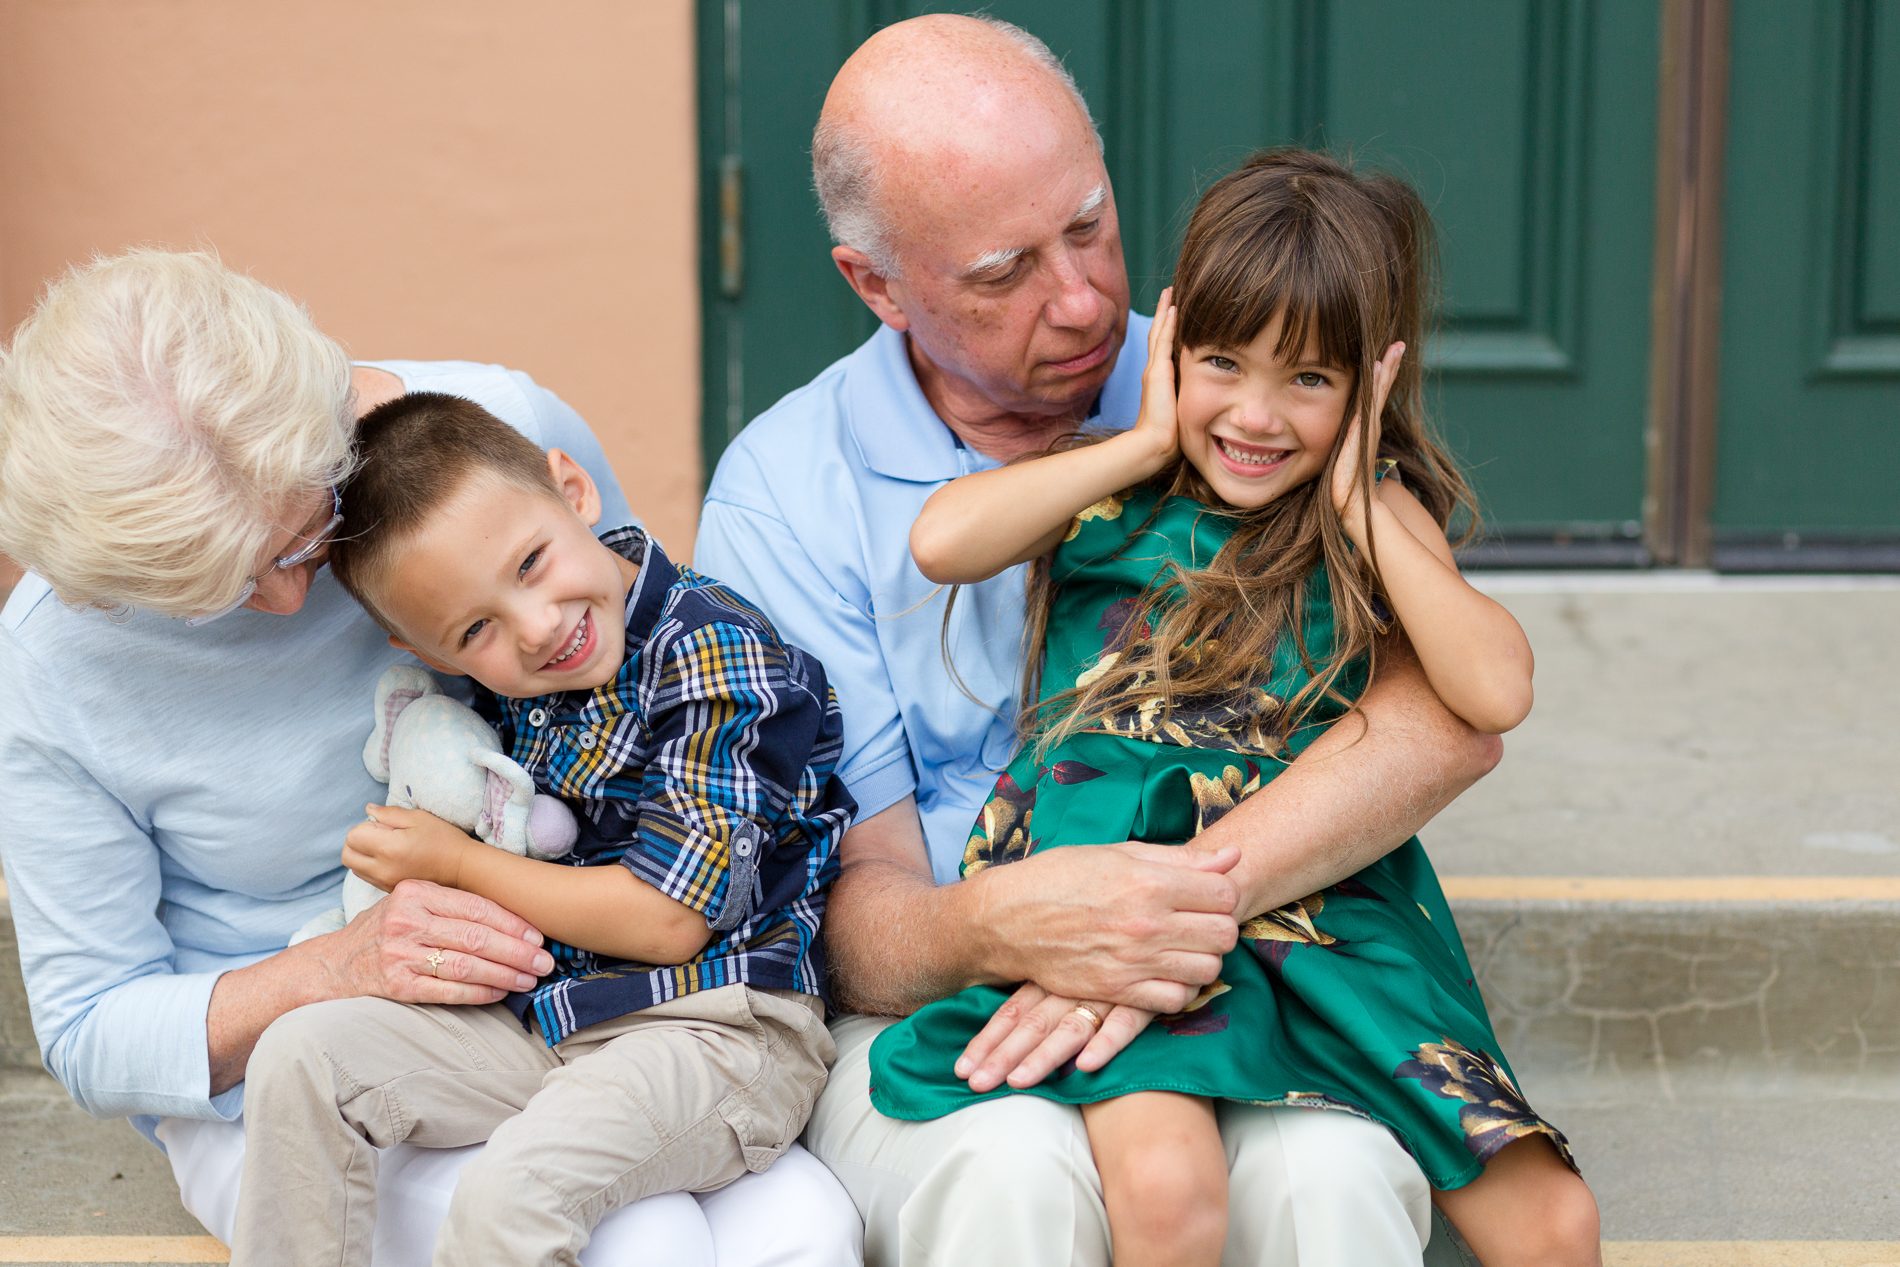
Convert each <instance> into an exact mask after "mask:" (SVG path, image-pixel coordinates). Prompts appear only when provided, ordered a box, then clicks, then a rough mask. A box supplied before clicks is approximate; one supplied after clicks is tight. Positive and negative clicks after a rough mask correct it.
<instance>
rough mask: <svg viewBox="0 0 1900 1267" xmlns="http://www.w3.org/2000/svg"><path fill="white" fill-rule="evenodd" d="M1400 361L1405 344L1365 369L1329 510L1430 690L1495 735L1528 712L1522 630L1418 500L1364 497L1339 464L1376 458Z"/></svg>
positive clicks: (1349, 470)
mask: <svg viewBox="0 0 1900 1267" xmlns="http://www.w3.org/2000/svg"><path fill="white" fill-rule="evenodd" d="M1404 355H1405V345H1404V344H1403V343H1394V344H1393V345H1392V346H1391V347H1389V348H1387V349H1386V353H1385V355H1384V356H1383V357H1381V358H1380V359H1379V363H1378V364H1377V365H1376V366H1374V367H1373V383H1372V391H1371V393H1370V400H1369V402H1368V403H1369V405H1370V409H1369V411H1368V413H1367V414H1366V415H1363V416H1361V417H1356V418H1354V419H1353V420H1352V423H1351V426H1350V428H1349V429H1348V431H1347V433H1346V442H1345V444H1344V445H1343V446H1342V447H1341V450H1340V454H1341V459H1342V460H1340V461H1338V462H1337V463H1335V465H1334V467H1333V470H1332V473H1331V475H1330V476H1329V478H1330V480H1331V482H1332V489H1331V491H1332V495H1333V504H1334V505H1335V506H1337V507H1338V508H1339V514H1340V519H1341V522H1342V523H1343V524H1344V525H1345V529H1346V535H1347V536H1349V537H1351V538H1352V543H1353V545H1355V546H1357V547H1358V549H1359V551H1360V552H1361V553H1362V554H1364V555H1366V556H1367V557H1369V558H1371V559H1373V560H1374V561H1375V562H1376V563H1377V565H1378V569H1379V578H1380V581H1381V582H1382V585H1383V588H1384V590H1385V598H1386V601H1387V602H1388V603H1389V604H1391V607H1392V611H1393V614H1394V615H1396V616H1397V617H1398V618H1399V623H1400V624H1401V625H1403V626H1404V628H1405V636H1406V637H1407V639H1409V640H1410V642H1411V644H1412V649H1413V651H1414V652H1416V653H1417V655H1418V662H1419V665H1420V667H1421V668H1423V669H1424V671H1425V680H1426V681H1427V682H1429V683H1431V687H1432V690H1434V691H1435V692H1437V694H1438V698H1439V699H1441V700H1443V701H1444V703H1445V707H1446V708H1449V709H1450V710H1451V711H1452V712H1454V713H1456V714H1457V715H1458V716H1459V717H1460V718H1462V719H1463V720H1464V721H1465V722H1467V723H1469V724H1470V725H1471V726H1472V727H1474V728H1475V729H1477V730H1481V731H1484V732H1485V733H1486V734H1492V735H1501V734H1503V733H1504V732H1505V731H1507V730H1510V729H1511V728H1512V727H1514V726H1516V725H1517V724H1518V723H1519V722H1521V721H1523V720H1524V718H1525V716H1526V715H1528V714H1529V713H1530V711H1531V644H1530V641H1529V639H1527V638H1525V637H1524V630H1523V629H1522V628H1521V627H1519V625H1518V623H1517V620H1516V618H1514V617H1513V616H1512V615H1511V613H1510V612H1508V611H1505V610H1504V608H1503V607H1501V606H1500V605H1498V604H1497V603H1496V602H1494V601H1493V600H1491V599H1490V598H1487V597H1486V596H1485V595H1483V594H1480V593H1479V592H1478V591H1477V590H1475V589H1472V588H1471V586H1470V584H1468V583H1467V582H1466V581H1465V578H1464V577H1463V576H1461V575H1459V573H1458V565H1457V563H1456V562H1455V561H1453V559H1452V555H1451V546H1450V545H1449V544H1448V543H1447V542H1446V541H1445V534H1444V532H1443V530H1441V529H1440V528H1439V526H1438V523H1437V521H1436V520H1434V519H1433V518H1432V517H1431V515H1430V514H1429V513H1427V511H1426V510H1425V508H1424V507H1423V506H1421V505H1419V503H1418V499H1417V498H1415V497H1413V496H1412V495H1411V494H1410V493H1408V492H1407V491H1406V490H1405V488H1404V487H1403V486H1402V485H1401V484H1400V483H1399V482H1398V481H1397V480H1390V479H1388V480H1383V481H1381V482H1380V483H1379V484H1377V485H1375V486H1374V491H1373V495H1372V497H1371V498H1370V499H1367V498H1365V497H1364V496H1363V491H1364V487H1365V485H1364V483H1363V482H1362V481H1361V479H1359V478H1357V474H1358V473H1357V472H1355V470H1354V469H1353V466H1352V464H1351V463H1350V462H1348V461H1346V460H1344V458H1345V456H1346V455H1348V454H1351V455H1355V456H1357V455H1360V454H1362V453H1376V452H1378V448H1379V424H1378V422H1377V419H1378V418H1379V417H1380V416H1381V415H1382V413H1383V411H1384V409H1385V399H1386V394H1387V392H1389V391H1390V390H1391V387H1392V383H1393V381H1394V380H1395V379H1396V378H1397V376H1398V369H1399V359H1400V358H1401V357H1402V356H1404ZM1367 417H1370V418H1371V419H1373V422H1372V423H1371V424H1370V427H1369V428H1368V424H1367V422H1366V418H1367ZM1367 430H1369V434H1366V435H1363V436H1362V434H1361V433H1362V432H1363V431H1367ZM1362 440H1363V441H1365V442H1366V443H1364V444H1363V445H1362V443H1361V441H1362Z"/></svg>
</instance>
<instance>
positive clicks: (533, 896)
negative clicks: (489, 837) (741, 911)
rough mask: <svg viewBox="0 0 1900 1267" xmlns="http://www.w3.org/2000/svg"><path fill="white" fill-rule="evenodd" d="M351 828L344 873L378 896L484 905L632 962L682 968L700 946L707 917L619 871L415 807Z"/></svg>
mask: <svg viewBox="0 0 1900 1267" xmlns="http://www.w3.org/2000/svg"><path fill="white" fill-rule="evenodd" d="M369 812H370V814H371V816H372V817H371V819H370V821H368V822H364V823H358V824H357V825H356V826H355V827H353V828H352V829H351V830H350V834H349V836H348V837H347V838H346V840H345V842H344V846H343V865H344V866H346V867H348V868H349V869H350V870H352V871H354V872H356V873H357V874H358V875H360V876H362V877H363V878H364V879H366V880H368V881H369V882H370V883H371V884H374V885H376V886H377V887H378V888H382V889H390V888H394V887H395V886H396V884H397V882H399V881H401V880H428V881H430V882H432V883H434V884H440V885H444V886H446V887H448V888H452V889H461V890H462V891H463V892H465V893H474V894H477V895H479V896H481V897H485V898H487V899H488V900H489V901H491V902H494V903H495V904H496V905H498V906H501V907H503V908H504V909H506V910H510V911H513V912H514V913H515V914H516V915H519V916H520V917H521V918H522V919H525V920H527V921H528V922H529V923H530V924H532V925H534V926H535V927H536V928H537V929H539V930H540V931H541V933H542V935H543V936H546V937H552V938H555V939H556V940H558V941H563V942H566V943H567V944H568V945H570V946H577V947H579V948H580V949H582V950H590V951H592V952H593V953H595V954H597V955H607V956H610V957H612V958H615V959H632V960H635V961H637V962H639V963H650V964H669V965H670V964H678V963H685V962H686V961H687V960H688V959H691V958H692V957H693V956H694V955H697V954H698V953H699V952H700V951H702V950H704V949H705V948H706V943H707V942H709V941H711V940H712V929H711V928H710V927H709V926H708V925H707V923H706V917H705V916H704V915H702V914H700V913H699V912H698V911H695V910H694V909H693V908H692V907H690V906H687V905H686V904H685V903H683V902H677V901H675V900H673V899H672V898H670V897H667V896H666V895H665V894H664V893H661V892H660V891H659V890H658V889H656V888H654V887H653V886H652V885H651V884H648V883H647V882H646V881H644V880H642V879H640V878H639V877H638V876H635V875H634V874H633V873H632V872H631V871H629V870H627V868H625V867H608V866H600V867H572V866H566V865H563V864H561V863H554V862H540V861H537V860H536V859H533V858H523V857H520V856H518V855H516V854H511V853H509V852H508V851H507V850H505V849H497V848H495V847H494V846H492V845H487V844H483V843H482V842H481V841H479V840H476V839H474V838H473V837H471V836H469V835H467V834H465V833H464V832H463V831H462V830H461V829H460V828H458V827H456V826H454V825H453V824H451V823H445V822H443V821H442V820H441V819H439V818H437V817H436V816H435V815H434V814H430V813H428V812H426V811H424V810H419V809H402V808H400V807H398V806H393V805H372V806H370V807H369Z"/></svg>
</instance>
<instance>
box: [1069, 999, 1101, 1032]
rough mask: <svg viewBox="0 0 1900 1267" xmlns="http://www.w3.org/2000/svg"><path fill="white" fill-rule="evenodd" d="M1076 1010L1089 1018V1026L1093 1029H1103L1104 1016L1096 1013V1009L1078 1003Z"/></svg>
mask: <svg viewBox="0 0 1900 1267" xmlns="http://www.w3.org/2000/svg"><path fill="white" fill-rule="evenodd" d="M1074 1010H1075V1011H1077V1012H1080V1013H1081V1014H1082V1015H1084V1016H1086V1017H1088V1018H1089V1025H1090V1026H1091V1027H1093V1028H1095V1029H1100V1028H1102V1014H1101V1013H1100V1012H1098V1011H1096V1010H1095V1009H1094V1008H1092V1007H1090V1006H1089V1005H1088V1004H1086V1003H1078V1004H1076V1005H1075V1009H1074Z"/></svg>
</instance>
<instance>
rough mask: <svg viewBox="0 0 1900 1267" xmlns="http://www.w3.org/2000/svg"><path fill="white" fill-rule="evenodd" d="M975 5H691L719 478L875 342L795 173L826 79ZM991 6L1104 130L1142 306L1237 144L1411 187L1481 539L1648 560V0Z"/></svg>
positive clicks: (1604, 559) (1547, 555) (1212, 0)
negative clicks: (1346, 160) (695, 24)
mask: <svg viewBox="0 0 1900 1267" xmlns="http://www.w3.org/2000/svg"><path fill="white" fill-rule="evenodd" d="M965 7H967V6H957V5H929V4H917V3H899V2H893V0H882V2H880V3H865V2H863V0H860V2H859V3H849V2H847V0H823V2H821V0H703V2H702V8H701V14H702V18H701V31H702V46H701V71H702V83H703V85H704V86H703V88H702V93H703V107H704V108H703V110H702V119H703V120H704V127H705V136H704V138H703V140H702V150H703V152H704V153H705V154H706V156H707V157H706V164H705V167H706V180H707V185H706V207H707V211H706V229H707V233H708V238H707V241H708V244H709V248H710V245H711V244H712V243H715V242H718V241H719V234H720V231H721V221H720V210H719V199H720V193H721V184H720V180H721V171H722V161H723V162H726V164H727V169H729V168H730V162H729V160H727V157H726V156H727V155H737V156H738V158H739V160H740V161H741V162H742V164H743V168H744V175H745V188H744V214H745V235H744V269H745V273H744V277H743V287H742V289H739V290H738V291H737V292H736V296H735V294H734V293H733V291H732V288H731V287H728V288H727V290H726V292H724V293H722V291H721V288H720V287H721V282H722V276H721V269H720V266H719V263H720V262H719V256H718V252H717V251H714V250H712V249H708V250H707V251H705V252H704V254H705V256H706V257H707V265H706V278H707V288H706V295H707V300H708V302H707V304H706V387H707V398H706V399H707V414H706V416H707V452H708V458H709V462H710V460H711V459H713V458H715V457H716V455H717V453H718V450H719V449H720V448H721V447H723V445H724V443H725V441H726V440H727V438H729V436H730V435H731V434H733V432H734V430H735V429H736V427H737V426H740V425H743V424H744V422H745V421H747V420H749V419H750V418H751V417H753V416H755V415H756V414H757V413H758V412H759V411H760V410H762V409H764V408H765V407H767V406H769V405H770V404H771V403H772V401H773V400H775V399H777V397H778V396H779V395H780V394H782V393H783V392H785V391H787V390H790V389H791V388H793V387H795V386H797V385H798V384H800V383H802V382H804V381H805V380H807V379H808V378H810V377H811V376H812V375H813V374H815V373H816V372H817V371H818V370H819V369H821V368H822V367H823V366H824V365H825V364H827V363H828V362H829V361H830V360H832V359H834V358H835V357H837V356H839V355H841V354H842V353H844V352H845V351H848V350H849V349H850V348H851V347H852V346H855V344H856V343H857V342H858V341H859V340H861V339H862V338H863V337H864V335H865V334H866V333H867V332H868V330H869V328H870V326H869V318H868V316H867V315H864V314H862V311H861V305H857V301H856V300H855V299H854V298H853V297H852V296H851V295H850V293H849V291H848V290H847V289H846V287H845V286H844V283H843V281H842V280H841V279H839V278H837V277H836V276H835V275H833V274H832V272H831V265H830V262H829V260H828V259H827V258H826V255H825V251H826V247H827V240H826V238H825V236H824V230H823V226H822V223H821V222H820V220H819V217H818V215H817V212H816V210H815V207H814V204H813V199H812V196H811V193H810V181H809V175H808V173H807V171H806V166H805V165H806V154H807V151H808V147H809V139H810V134H811V127H812V125H813V123H814V122H815V120H816V118H817V112H818V108H819V106H820V104H821V103H822V101H823V94H824V87H825V85H826V83H827V82H828V81H829V79H830V77H831V75H832V74H833V73H834V72H835V70H836V67H837V66H838V65H839V64H840V63H841V62H842V60H843V58H844V57H845V56H846V55H848V53H849V52H850V50H851V49H852V48H854V47H856V45H857V44H858V43H859V42H860V41H861V40H862V39H863V38H864V37H865V36H866V35H868V34H869V33H870V31H871V30H873V29H875V26H876V25H882V24H884V23H886V22H889V21H894V20H897V19H899V18H902V17H908V16H912V15H913V14H916V13H922V12H926V11H933V10H934V11H944V10H956V9H960V8H965ZM988 11H989V12H992V13H994V14H996V15H997V16H999V17H1003V18H1006V19H1008V20H1010V21H1013V22H1017V23H1019V24H1021V25H1022V26H1024V27H1026V28H1027V29H1029V30H1031V31H1033V32H1035V33H1036V34H1037V35H1039V36H1040V37H1041V38H1042V39H1043V40H1045V41H1046V42H1047V43H1048V44H1049V46H1050V47H1051V48H1052V49H1053V50H1054V51H1055V52H1056V53H1057V54H1058V55H1060V56H1061V57H1063V59H1064V60H1065V62H1066V64H1067V65H1068V66H1069V68H1070V70H1071V72H1072V73H1073V74H1074V75H1075V77H1076V80H1077V83H1078V84H1079V85H1080V86H1081V88H1082V91H1083V93H1084V94H1085V95H1086V96H1087V98H1088V100H1089V102H1090V105H1091V107H1092V108H1093V110H1094V111H1095V114H1096V116H1097V118H1098V119H1099V120H1100V122H1101V124H1102V131H1103V136H1104V139H1105V142H1106V144H1107V149H1108V166H1109V172H1110V175H1111V177H1112V179H1113V181H1114V184H1115V192H1116V200H1117V203H1118V206H1119V208H1120V211H1121V217H1122V225H1123V239H1124V243H1125V249H1126V252H1127V259H1128V269H1129V275H1130V279H1131V281H1132V282H1133V284H1134V289H1135V295H1136V303H1137V305H1138V306H1139V307H1141V308H1142V309H1143V310H1144V311H1145V310H1148V309H1149V308H1150V306H1151V305H1152V304H1153V302H1154V299H1155V297H1156V295H1158V294H1159V292H1160V290H1161V287H1162V286H1163V285H1165V284H1166V281H1167V273H1168V270H1169V269H1170V267H1171V266H1172V262H1173V256H1174V251H1175V247H1176V244H1177V243H1178V240H1179V235H1180V231H1181V229H1182V227H1183V226H1184V224H1185V221H1186V217H1187V214H1188V212H1189V211H1190V210H1191V209H1192V206H1193V203H1194V200H1195V198H1196V196H1197V194H1198V191H1199V190H1200V189H1202V188H1205V186H1206V185H1207V184H1208V183H1209V182H1211V181H1212V180H1213V179H1215V178H1216V177H1218V176H1220V175H1221V174H1222V173H1224V172H1225V171H1227V170H1229V169H1231V168H1232V166H1233V165H1234V164H1235V163H1236V162H1238V161H1239V159H1240V158H1241V157H1243V156H1244V155H1245V154H1246V153H1247V152H1249V151H1250V150H1252V149H1255V148H1257V147H1260V146H1264V145H1272V144H1282V143H1289V142H1304V143H1309V144H1325V145H1329V146H1331V147H1334V148H1336V149H1339V150H1350V151H1352V152H1353V153H1355V154H1356V155H1358V156H1359V157H1360V159H1361V161H1362V162H1364V163H1366V164H1368V165H1372V166H1379V167H1384V168H1388V169H1391V170H1396V171H1399V172H1401V173H1403V174H1405V175H1407V176H1409V177H1410V178H1412V179H1413V180H1414V181H1415V182H1416V183H1417V184H1418V185H1419V187H1420V189H1421V190H1422V191H1423V192H1424V194H1425V196H1426V198H1427V200H1428V202H1429V203H1430V204H1431V205H1432V206H1433V208H1434V212H1435V214H1436V215H1437V217H1438V219H1439V223H1440V227H1441V230H1442V232H1443V236H1444V245H1445V260H1446V287H1445V290H1446V306H1445V318H1446V337H1445V338H1443V339H1441V340H1440V342H1439V348H1438V352H1437V353H1436V356H1435V358H1434V359H1435V361H1436V363H1437V365H1438V369H1439V373H1438V375H1437V376H1436V379H1435V385H1436V389H1437V390H1436V401H1437V405H1438V409H1439V413H1440V417H1441V422H1442V426H1443V429H1444V431H1445V432H1446V434H1447V435H1448V437H1449V438H1450V439H1451V440H1452V442H1453V444H1454V445H1455V446H1456V447H1457V449H1458V450H1459V451H1460V452H1461V453H1462V455H1463V456H1464V458H1465V460H1466V461H1467V462H1468V463H1469V464H1470V466H1471V468H1472V470H1473V473H1474V477H1475V480H1476V483H1477V486H1478V488H1479V491H1480V495H1481V497H1482V499H1483V502H1484V509H1485V513H1486V517H1487V519H1488V521H1489V522H1490V523H1491V524H1492V526H1493V529H1494V531H1501V532H1502V533H1503V534H1504V535H1505V536H1506V537H1508V538H1511V539H1512V540H1511V549H1512V551H1513V552H1514V553H1515V554H1516V556H1517V557H1518V558H1519V559H1527V560H1528V561H1537V560H1541V559H1549V560H1550V561H1567V562H1578V563H1608V562H1636V561H1639V560H1640V557H1641V546H1640V543H1639V540H1638V537H1639V531H1640V530H1639V527H1638V524H1639V521H1640V519H1641V517H1642V497H1643V483H1644V472H1643V460H1644V455H1643V431H1644V410H1645V403H1646V397H1645V390H1646V387H1645V384H1646V372H1647V355H1648V344H1647V340H1648V294H1649V259H1650V250H1651V233H1652V215H1653V211H1652V206H1653V203H1652V198H1653V191H1652V183H1653V170H1652V169H1653V166H1654V159H1653V153H1654V144H1655V128H1656V124H1655V104H1654V103H1655V81H1656V61H1657V50H1656V43H1657V31H1658V21H1657V16H1656V12H1655V8H1654V5H1653V3H1650V2H1645V0H1482V2H1476V0H1431V2H1429V3H1416V2H1408V3H1394V2H1393V0H1257V2H1253V3H1240V2H1237V0H1172V2H1169V0H1004V2H1002V3H997V4H993V5H991V6H989V8H988ZM729 50H736V58H735V57H732V56H729ZM735 118H736V119H737V123H736V125H735V124H734V123H732V122H731V120H733V119H735ZM755 120H758V121H760V122H757V123H755ZM733 136H737V137H738V138H739V141H738V143H737V145H736V146H734V145H733V144H732V142H731V139H730V138H731V137H733ZM768 146H769V147H772V151H773V152H771V153H767V152H766V147H768ZM794 256H797V257H798V258H793V257H794ZM724 280H730V279H724ZM854 308H855V309H856V311H854Z"/></svg>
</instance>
